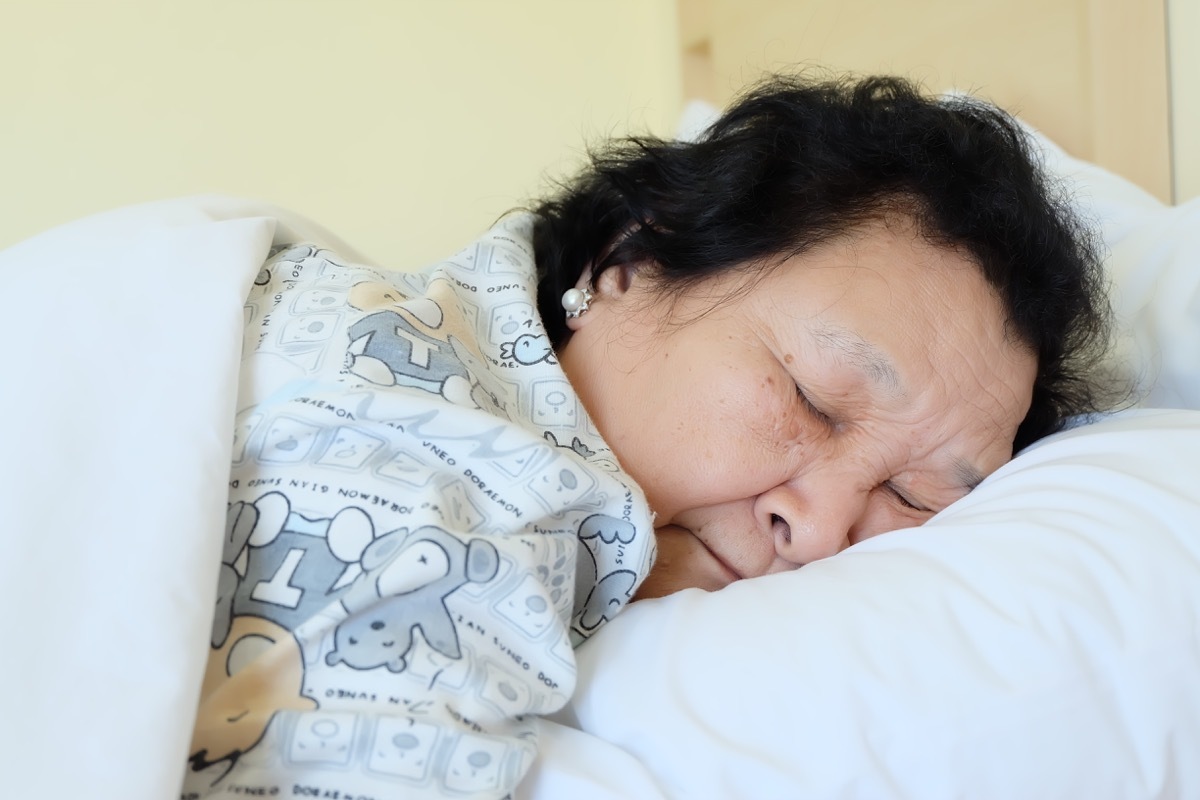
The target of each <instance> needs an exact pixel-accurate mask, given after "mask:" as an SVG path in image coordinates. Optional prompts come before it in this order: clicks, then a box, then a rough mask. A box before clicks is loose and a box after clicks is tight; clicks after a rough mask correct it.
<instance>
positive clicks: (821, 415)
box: [796, 383, 834, 428]
mask: <svg viewBox="0 0 1200 800" xmlns="http://www.w3.org/2000/svg"><path fill="white" fill-rule="evenodd" d="M796 397H798V398H800V402H801V403H802V404H803V405H804V407H805V408H806V409H808V411H809V413H811V414H812V415H813V416H814V417H816V418H817V419H818V420H820V421H821V422H822V423H823V424H825V425H827V426H829V427H830V428H832V427H833V426H834V422H833V417H831V416H829V415H828V414H826V413H825V412H824V411H822V410H821V409H819V408H817V407H816V406H815V405H813V402H812V400H809V399H808V395H807V394H805V393H804V389H803V388H802V387H801V386H800V384H798V383H797V384H796Z"/></svg>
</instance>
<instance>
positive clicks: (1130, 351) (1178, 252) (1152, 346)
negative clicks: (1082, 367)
mask: <svg viewBox="0 0 1200 800" xmlns="http://www.w3.org/2000/svg"><path fill="white" fill-rule="evenodd" d="M1031 135H1032V137H1033V140H1034V143H1035V145H1036V146H1037V147H1039V148H1040V149H1041V151H1042V153H1043V154H1044V157H1045V166H1046V168H1047V170H1048V171H1049V172H1050V174H1052V175H1055V176H1058V177H1060V178H1062V179H1063V180H1065V181H1066V185H1067V186H1068V187H1070V189H1071V193H1072V195H1073V197H1074V200H1075V204H1076V207H1077V209H1078V210H1079V212H1080V213H1081V214H1082V215H1083V217H1084V218H1085V219H1088V220H1090V221H1091V222H1093V223H1094V224H1096V225H1097V226H1098V227H1099V229H1100V231H1101V233H1102V235H1103V239H1104V245H1105V247H1106V248H1107V259H1106V265H1107V271H1108V275H1109V278H1110V280H1111V282H1112V289H1111V297H1112V302H1113V307H1114V310H1115V311H1116V314H1117V322H1118V347H1117V349H1116V352H1115V353H1114V357H1113V359H1112V365H1113V366H1114V368H1115V369H1116V371H1117V373H1118V374H1124V375H1125V376H1127V377H1129V378H1132V379H1133V380H1135V381H1136V382H1137V383H1138V384H1139V386H1140V402H1141V405H1143V406H1145V407H1147V408H1200V198H1197V199H1195V200H1192V201H1190V202H1188V203H1184V204H1182V205H1179V206H1167V205H1164V204H1162V203H1160V202H1159V201H1158V200H1157V199H1155V198H1154V197H1153V196H1151V195H1150V194H1148V193H1147V192H1145V191H1144V190H1142V189H1141V188H1139V187H1138V186H1136V185H1135V184H1133V183H1131V182H1129V181H1127V180H1125V179H1124V178H1121V177H1120V176H1118V175H1114V174H1113V173H1111V172H1109V171H1107V170H1105V169H1103V168H1102V167H1099V166H1097V165H1095V164H1091V163H1089V162H1086V161H1081V160H1079V159H1076V158H1072V157H1071V156H1069V155H1067V154H1066V153H1065V152H1064V151H1063V150H1062V148H1060V147H1058V146H1057V145H1056V144H1054V143H1053V142H1052V141H1050V140H1049V139H1047V138H1046V137H1044V136H1041V135H1039V134H1037V133H1036V132H1031Z"/></svg>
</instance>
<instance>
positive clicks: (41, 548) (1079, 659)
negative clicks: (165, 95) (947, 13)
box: [0, 134, 1200, 800]
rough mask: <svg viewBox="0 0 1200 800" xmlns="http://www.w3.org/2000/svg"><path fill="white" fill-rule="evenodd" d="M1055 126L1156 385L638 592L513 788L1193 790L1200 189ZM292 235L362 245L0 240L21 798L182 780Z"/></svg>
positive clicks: (1096, 794)
mask: <svg viewBox="0 0 1200 800" xmlns="http://www.w3.org/2000/svg"><path fill="white" fill-rule="evenodd" d="M1035 135H1036V134H1035ZM1038 141H1039V143H1040V145H1041V147H1042V149H1043V150H1044V152H1045V159H1046V163H1047V168H1048V169H1049V170H1050V171H1051V172H1052V173H1054V174H1056V175H1059V176H1061V177H1062V178H1063V179H1064V180H1066V181H1068V182H1070V184H1071V185H1072V186H1073V187H1074V194H1075V197H1076V199H1077V202H1078V204H1079V208H1080V210H1081V213H1083V214H1085V215H1087V216H1088V217H1090V218H1092V219H1093V220H1095V221H1096V223H1097V224H1098V225H1099V227H1100V230H1101V231H1102V234H1103V237H1104V241H1105V245H1106V248H1107V250H1108V255H1109V257H1108V263H1109V265H1110V271H1111V279H1112V296H1113V300H1114V304H1115V306H1116V308H1117V311H1118V314H1119V317H1120V323H1121V330H1120V342H1119V347H1118V351H1117V354H1116V355H1115V357H1114V359H1113V361H1112V365H1111V366H1112V368H1113V369H1114V370H1117V371H1119V372H1121V373H1123V374H1125V375H1127V376H1128V377H1130V378H1132V379H1134V380H1135V381H1136V383H1137V385H1138V386H1139V393H1138V400H1137V403H1136V404H1135V405H1136V406H1138V407H1136V408H1130V409H1127V410H1124V411H1121V412H1120V413H1117V414H1114V415H1112V416H1109V417H1105V418H1102V419H1098V420H1093V421H1090V422H1089V423H1088V424H1083V425H1080V426H1079V427H1076V428H1074V429H1072V430H1069V431H1066V432H1064V433H1062V434H1059V435H1057V436H1055V437H1053V438H1052V439H1050V440H1047V441H1044V442H1041V443H1039V444H1038V445H1036V446H1035V447H1033V448H1031V449H1030V450H1028V451H1027V452H1025V453H1023V454H1021V455H1020V456H1019V457H1018V458H1016V459H1015V460H1014V461H1013V462H1012V463H1011V464H1009V465H1008V466H1006V467H1005V468H1003V469H1002V470H1000V472H998V473H997V474H995V475H994V476H992V477H991V478H989V479H988V480H987V481H986V482H985V483H984V484H983V485H982V486H981V487H979V488H978V489H977V490H976V491H974V492H973V493H972V494H971V495H970V496H969V497H968V498H966V499H965V500H963V501H961V502H959V503H956V504H955V505H954V506H952V507H951V508H949V509H947V510H946V511H944V512H943V513H941V514H939V515H938V516H937V517H936V518H935V519H934V520H933V521H932V522H930V523H929V524H928V525H926V526H924V527H922V528H920V529H913V530H906V531H901V532H896V533H893V534H890V535H888V536H884V537H878V538H875V539H871V540H868V541H866V542H863V543H861V544H859V545H856V546H855V547H853V548H851V549H849V550H847V551H844V552H843V553H841V554H839V555H838V556H836V557H834V558H830V559H827V560H825V561H822V562H818V563H815V564H813V565H810V566H808V567H805V568H804V569H803V570H800V571H798V572H795V573H789V574H784V575H777V576H771V577H768V578H763V579H758V580H753V581H745V582H741V583H738V584H735V585H734V586H732V587H730V588H728V589H726V590H723V591H721V592H718V593H714V594H707V593H704V592H700V591H698V590H690V591H687V592H684V593H680V594H678V595H674V596H672V597H668V598H664V599H661V600H654V601H647V602H643V603H639V604H635V605H634V606H632V607H631V608H630V609H629V610H628V611H627V612H625V613H623V614H622V615H621V616H619V617H618V618H617V619H616V620H615V621H614V622H613V623H611V624H610V625H609V626H607V627H606V628H605V629H604V630H602V631H601V632H600V633H599V634H598V635H597V636H596V637H594V638H593V639H592V640H590V641H589V642H588V643H586V644H585V645H584V646H583V647H582V648H581V649H580V650H579V651H578V654H577V658H578V663H579V670H580V682H579V686H578V688H577V691H576V693H575V695H574V697H573V700H572V702H571V703H570V705H569V706H568V707H567V708H566V709H564V710H563V711H562V712H560V713H559V714H557V715H555V716H554V717H553V718H552V719H546V720H543V721H542V722H540V723H539V725H540V729H541V730H540V733H541V745H540V755H539V758H538V760H537V762H536V763H535V764H534V767H533V769H532V771H531V772H530V774H529V775H528V776H527V778H526V779H525V781H524V782H523V783H522V784H521V786H520V788H519V790H518V792H517V797H520V798H522V799H523V800H550V799H551V798H565V797H570V798H593V797H594V798H645V799H646V800H651V798H687V799H688V800H692V798H706V797H713V798H747V799H749V798H754V800H758V799H759V798H774V797H811V798H868V799H872V798H881V799H882V798H913V799H914V800H915V799H916V798H919V799H920V800H939V799H940V798H959V797H970V798H974V799H976V800H978V799H980V798H997V800H999V799H1000V798H1006V799H1008V800H1011V798H1023V799H1024V798H1082V797H1086V798H1089V799H1090V800H1100V799H1101V798H1114V799H1116V798H1189V797H1197V796H1200V621H1198V619H1197V615H1198V613H1200V612H1198V610H1200V490H1198V488H1197V487H1198V486H1200V457H1198V456H1197V453H1200V410H1191V409H1200V264H1197V260H1196V257H1195V255H1194V254H1195V253H1196V252H1200V224H1198V223H1200V205H1197V203H1195V202H1193V203H1191V204H1186V205H1181V206H1176V207H1170V206H1165V205H1163V204H1161V203H1160V202H1159V201H1157V200H1155V199H1154V198H1153V197H1151V196H1150V195H1148V194H1146V193H1145V192H1143V191H1141V190H1139V189H1137V188H1136V187H1135V186H1133V185H1132V184H1130V183H1128V182H1127V181H1125V180H1123V179H1121V178H1118V177H1116V176H1115V175H1113V174H1111V173H1109V172H1107V171H1105V170H1103V169H1101V168H1099V167H1096V166H1094V165H1092V164H1089V163H1086V162H1082V161H1079V160H1076V159H1073V158H1071V157H1070V156H1068V155H1067V154H1066V153H1064V152H1063V151H1062V150H1060V149H1059V148H1058V147H1056V146H1055V145H1054V144H1053V143H1052V142H1050V141H1048V140H1047V139H1045V138H1042V137H1039V138H1038ZM299 239H303V240H310V241H317V242H321V243H324V244H327V245H329V246H330V247H332V248H334V249H336V250H337V251H338V252H340V253H342V254H343V255H346V256H348V257H353V256H354V251H353V249H352V248H350V247H349V246H348V245H347V244H345V243H343V242H340V241H338V240H337V237H336V236H335V235H333V234H331V233H330V232H328V231H325V230H323V229H321V228H320V227H319V226H317V225H315V224H314V223H312V222H311V221H308V220H305V219H303V218H300V217H298V216H296V215H294V214H290V213H289V212H287V211H284V210H282V209H278V208H274V207H270V206H264V205H261V204H257V203H252V202H248V201H241V200H236V199H232V198H225V197H216V196H205V197H192V198H186V199H181V200H177V201H170V202H164V203H155V204H150V205H145V206H137V207H132V208H126V209H121V210H118V211H114V212H111V213H108V214H103V215H100V216H97V217H91V218H88V219H85V220H83V221H80V222H77V223H73V224H70V225H67V226H64V227H61V228H57V229H54V230H52V231H49V232H47V233H45V234H43V235H41V236H39V237H36V238H34V239H32V240H29V241H27V242H24V243H22V244H19V245H17V246H15V247H13V248H10V249H8V250H6V251H4V252H3V253H0V276H2V279H3V283H4V285H5V287H6V297H7V298H8V300H9V302H8V303H7V306H8V307H7V309H6V312H5V314H4V315H2V316H0V341H2V342H3V345H2V346H3V359H2V360H0V363H3V364H4V367H5V376H6V377H5V382H4V390H3V391H2V392H0V413H2V414H3V418H4V419H6V420H8V421H9V425H8V433H7V435H6V442H5V447H4V453H5V456H6V457H5V458H4V466H3V473H2V479H0V509H2V510H3V515H4V531H5V535H4V537H3V540H2V541H3V545H2V547H3V553H2V558H0V587H2V590H0V591H2V592H3V598H4V602H5V606H6V613H5V615H4V622H3V627H2V629H0V630H2V635H3V639H4V641H5V643H6V649H7V652H8V656H7V657H6V659H5V662H6V666H5V669H4V676H5V679H6V680H5V688H4V694H5V696H4V700H3V702H2V704H0V708H2V709H3V711H2V713H0V717H2V718H3V720H4V725H3V726H2V730H3V733H2V734H0V736H2V737H3V741H2V742H0V752H2V753H3V754H4V764H5V767H6V783H7V785H6V789H7V791H8V793H10V794H11V795H12V796H44V797H83V796H88V797H114V798H116V797H120V798H162V797H171V796H176V795H177V794H178V787H179V781H180V775H181V772H182V770H183V768H184V762H185V756H186V751H187V746H188V738H189V733H190V724H189V722H190V720H191V718H192V715H193V714H194V707H195V702H196V694H197V691H198V687H199V684H200V679H201V671H202V668H203V664H202V662H203V653H204V649H205V646H206V644H207V640H208V635H209V634H208V631H209V628H210V624H211V608H212V593H213V591H214V589H215V582H216V569H217V567H218V561H217V559H216V558H214V557H213V554H214V553H216V552H219V542H218V541H217V538H218V537H219V534H220V532H221V530H222V528H223V526H224V517H225V500H226V481H227V469H228V465H229V462H230V455H231V447H232V442H231V436H230V428H231V420H232V419H233V412H234V399H235V397H236V393H237V387H236V385H235V384H236V376H237V361H238V356H239V353H240V335H241V330H242V303H243V298H244V296H245V294H246V291H247V288H248V286H249V282H250V281H251V280H253V277H254V275H255V272H256V271H257V268H258V265H259V264H261V263H262V261H263V259H264V257H265V255H266V254H267V253H268V251H269V250H270V248H271V246H272V243H273V242H287V241H295V240H299ZM163 298H170V300H171V302H163V301H162V299H163ZM294 793H295V792H294Z"/></svg>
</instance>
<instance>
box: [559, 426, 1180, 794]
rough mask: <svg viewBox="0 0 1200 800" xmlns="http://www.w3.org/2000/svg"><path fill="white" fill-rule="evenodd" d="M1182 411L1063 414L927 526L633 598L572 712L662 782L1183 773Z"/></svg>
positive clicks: (1135, 790) (812, 783)
mask: <svg viewBox="0 0 1200 800" xmlns="http://www.w3.org/2000/svg"><path fill="white" fill-rule="evenodd" d="M1196 453H1200V412H1196V411H1145V410H1139V411H1131V412H1125V413H1124V414H1121V415H1117V416H1115V417H1112V418H1110V419H1107V420H1104V421H1101V422H1099V423H1097V424H1095V425H1092V426H1087V427H1084V428H1078V429H1076V430H1073V431H1069V432H1066V433H1063V434H1059V435H1057V436H1056V437H1053V438H1052V439H1050V440H1047V441H1045V442H1044V443H1041V444H1039V445H1038V446H1036V447H1034V448H1033V449H1031V450H1028V451H1026V452H1025V453H1023V454H1022V455H1021V456H1020V457H1018V458H1017V459H1016V460H1015V461H1013V462H1012V463H1010V464H1009V465H1007V466H1006V467H1004V468H1003V469H1002V470H1000V471H999V472H997V473H996V474H995V475H993V476H992V477H990V478H989V479H988V480H987V481H985V482H984V484H983V485H982V486H980V487H979V488H978V489H977V490H976V491H975V492H973V493H972V494H971V495H970V496H969V497H968V498H966V499H965V500H963V501H961V502H959V503H957V504H955V505H954V506H952V507H951V508H950V509H947V510H946V511H945V512H943V513H942V514H940V515H939V516H938V517H937V518H935V519H934V520H933V521H931V522H930V523H928V524H927V525H926V526H925V527H923V528H919V529H912V530H906V531H898V532H895V533H892V534H889V535H887V536H881V537H877V538H875V539H871V540H868V541H867V542H864V543H862V544H860V545H857V546H855V547H853V548H851V549H849V550H846V551H845V552H843V553H841V554H839V555H838V556H835V557H833V558H830V559H827V560H824V561H820V562H817V563H814V564H811V565H809V566H807V567H805V568H803V569H802V570H799V571H797V572H793V573H786V574H782V575H775V576H770V577H768V578H762V579H758V580H753V581H743V582H741V583H738V584H735V585H733V586H731V587H729V588H728V589H726V590H723V591H721V592H717V593H713V594H707V593H704V592H701V591H699V590H689V591H687V592H683V593H680V594H678V595H675V596H672V597H668V598H664V599H662V600H655V601H647V602H643V603H638V604H635V605H634V606H633V607H631V608H630V609H629V610H628V611H627V612H625V613H624V614H622V615H621V616H620V617H618V618H617V619H616V620H615V621H614V622H613V623H611V624H610V625H609V626H608V627H607V628H606V629H605V630H603V631H601V632H600V634H599V635H597V636H596V637H595V638H594V639H593V640H591V641H590V642H589V643H587V644H586V645H585V646H584V647H583V648H582V649H581V650H580V652H579V665H580V681H579V689H578V693H577V695H576V698H575V701H574V705H573V712H574V714H575V716H576V717H577V721H578V723H579V724H580V725H581V727H582V729H583V730H585V731H587V732H589V733H591V734H593V735H596V736H599V737H602V738H605V739H608V740H610V741H612V742H614V743H616V744H618V745H619V746H621V747H623V748H625V749H627V750H628V751H629V752H631V753H632V754H633V755H634V756H635V757H637V758H638V759H639V760H640V761H641V762H642V763H643V764H645V765H646V766H647V767H648V768H649V769H650V771H651V773H652V774H653V776H654V778H655V779H656V780H657V782H658V783H659V785H660V786H661V787H662V788H663V789H664V791H665V793H666V794H667V795H668V796H669V797H673V798H687V800H695V799H697V798H708V797H712V798H747V799H750V798H753V800H761V799H762V798H775V797H780V798H782V797H813V798H822V799H823V800H833V799H834V798H868V799H870V800H882V799H883V798H912V799H913V800H939V799H940V798H965V797H969V798H972V800H988V798H995V799H996V800H1016V798H1020V800H1034V799H1035V798H1071V800H1075V799H1077V798H1088V800H1104V798H1113V799H1114V800H1118V799H1120V800H1127V799H1128V798H1185V797H1187V798H1191V797H1200V757H1197V754H1198V753H1200V643H1198V640H1197V634H1198V632H1200V627H1198V620H1197V616H1198V614H1200V500H1198V497H1200V491H1197V487H1198V486H1200V460H1198V459H1197V458H1196V455H1195V454H1196Z"/></svg>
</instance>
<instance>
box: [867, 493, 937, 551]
mask: <svg viewBox="0 0 1200 800" xmlns="http://www.w3.org/2000/svg"><path fill="white" fill-rule="evenodd" d="M932 516H933V514H931V513H929V512H923V511H916V510H913V509H906V508H903V507H901V506H899V505H897V504H896V503H895V502H894V501H893V500H891V499H890V498H889V497H888V496H887V493H886V492H884V491H883V490H876V491H875V492H872V494H871V498H870V500H868V501H867V510H866V513H864V514H863V516H862V518H861V519H859V521H858V522H857V523H856V524H855V526H854V527H853V528H852V529H851V530H850V544H855V543H857V542H861V541H863V540H864V539H871V538H873V537H875V536H879V535H880V534H884V533H890V532H891V531H898V530H901V529H902V528H916V527H920V526H921V525H924V524H925V523H926V522H928V521H929V519H930V518H931V517H932Z"/></svg>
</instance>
